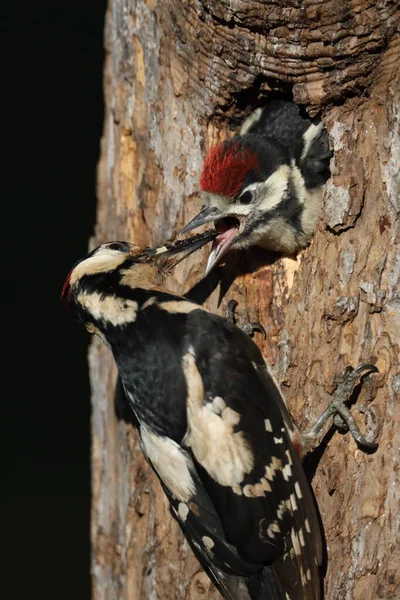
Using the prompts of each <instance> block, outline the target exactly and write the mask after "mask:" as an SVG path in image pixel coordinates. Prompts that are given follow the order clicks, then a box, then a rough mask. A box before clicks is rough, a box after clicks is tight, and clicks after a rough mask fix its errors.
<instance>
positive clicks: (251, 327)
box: [243, 321, 267, 340]
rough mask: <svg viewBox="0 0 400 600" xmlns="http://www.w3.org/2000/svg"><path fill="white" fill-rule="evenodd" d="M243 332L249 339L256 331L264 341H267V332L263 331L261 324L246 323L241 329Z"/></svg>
mask: <svg viewBox="0 0 400 600" xmlns="http://www.w3.org/2000/svg"><path fill="white" fill-rule="evenodd" d="M243 331H244V332H245V333H247V335H249V336H250V337H252V335H253V334H254V332H255V331H258V332H259V333H262V335H263V336H264V340H266V339H267V332H266V331H265V329H264V327H263V326H262V325H261V323H258V322H253V321H252V322H250V323H246V325H245V326H244V327H243Z"/></svg>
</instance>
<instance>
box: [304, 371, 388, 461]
mask: <svg viewBox="0 0 400 600" xmlns="http://www.w3.org/2000/svg"><path fill="white" fill-rule="evenodd" d="M369 373H379V371H378V369H377V368H376V367H375V366H374V365H370V364H364V365H360V366H358V367H357V368H356V369H353V367H346V368H345V369H344V370H343V371H342V372H341V373H340V375H339V380H338V385H337V387H336V390H335V392H334V394H333V399H332V401H331V403H330V404H329V406H328V408H327V409H326V410H325V411H324V412H323V413H322V415H321V416H320V417H319V418H318V419H317V421H316V422H315V423H314V425H313V427H311V429H310V430H309V431H308V432H307V433H306V434H303V435H304V437H305V438H306V439H308V440H315V439H316V438H317V436H318V434H319V433H320V431H321V429H322V428H323V426H324V425H325V423H326V422H327V421H328V420H329V419H330V418H331V417H334V419H333V421H334V424H335V426H336V427H338V429H341V430H344V431H350V433H351V435H352V436H353V438H354V439H355V440H356V442H357V443H358V444H359V445H360V446H362V447H363V448H365V449H367V450H375V449H376V448H377V447H378V444H377V443H375V442H373V441H372V440H373V439H374V438H375V427H374V417H373V415H372V413H371V411H370V410H369V409H367V408H365V407H364V406H360V407H359V411H360V412H361V413H363V414H364V415H366V420H367V428H368V432H367V434H366V435H365V436H363V435H362V433H361V431H360V429H359V427H358V425H357V423H356V422H355V420H354V417H353V416H352V414H351V412H350V410H349V409H348V407H347V406H346V405H345V402H346V401H347V400H349V398H350V397H351V395H352V393H353V391H354V388H355V386H356V384H357V383H358V382H359V381H360V380H361V379H362V378H363V377H364V376H365V375H368V374H369Z"/></svg>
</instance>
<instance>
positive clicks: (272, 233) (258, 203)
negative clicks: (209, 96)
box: [181, 100, 332, 274]
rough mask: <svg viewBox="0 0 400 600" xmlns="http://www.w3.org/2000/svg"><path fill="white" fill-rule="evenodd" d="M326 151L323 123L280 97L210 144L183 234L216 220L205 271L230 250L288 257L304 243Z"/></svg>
mask: <svg viewBox="0 0 400 600" xmlns="http://www.w3.org/2000/svg"><path fill="white" fill-rule="evenodd" d="M331 155H332V153H331V151H330V150H329V140H328V133H327V131H326V129H325V128H324V125H323V123H322V122H321V121H318V120H312V119H310V118H309V117H308V116H306V115H303V114H302V113H301V112H300V109H299V107H298V106H297V105H296V104H294V103H293V102H288V101H283V100H274V101H271V102H269V103H268V104H267V105H266V106H264V107H263V108H259V109H257V110H256V111H255V112H254V113H253V114H252V115H250V117H249V118H248V119H247V120H246V121H245V122H244V124H243V125H242V128H241V130H240V134H239V135H236V136H235V137H234V138H232V139H231V140H227V141H225V142H222V143H219V144H217V145H216V146H213V147H212V148H211V150H210V151H209V153H208V155H207V156H206V158H205V161H204V165H203V170H202V173H201V177H200V189H201V190H202V196H203V201H204V205H203V207H202V209H201V212H200V213H199V214H198V215H197V216H196V217H194V219H192V220H191V221H190V222H189V223H188V224H187V225H186V227H184V229H183V230H182V232H181V233H186V232H187V231H190V230H191V229H194V228H196V227H199V226H200V225H204V224H205V223H209V222H210V221H215V227H216V230H217V231H218V234H219V235H218V236H217V238H216V239H215V241H214V243H213V246H212V249H211V252H210V255H209V259H208V263H207V267H206V274H207V273H208V272H209V271H210V269H211V268H212V267H213V266H214V265H215V264H216V263H217V262H218V261H220V259H221V258H222V257H223V256H224V254H225V253H226V252H227V251H228V250H229V249H230V248H234V249H236V250H238V249H245V248H248V247H250V246H261V247H263V248H266V249H267V250H274V251H277V252H281V253H283V254H286V255H293V254H294V253H295V252H297V251H298V250H299V249H301V248H304V247H305V246H307V244H308V243H309V242H310V240H311V237H312V234H313V232H314V228H315V224H316V220H317V217H318V215H319V213H320V209H321V203H322V193H323V186H324V183H325V182H326V180H327V179H328V177H329V159H330V157H331Z"/></svg>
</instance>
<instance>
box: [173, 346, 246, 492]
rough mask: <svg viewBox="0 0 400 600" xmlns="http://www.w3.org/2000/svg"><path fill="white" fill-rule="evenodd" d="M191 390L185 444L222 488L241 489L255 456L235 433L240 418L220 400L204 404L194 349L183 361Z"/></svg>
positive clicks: (243, 438) (241, 437) (243, 440)
mask: <svg viewBox="0 0 400 600" xmlns="http://www.w3.org/2000/svg"><path fill="white" fill-rule="evenodd" d="M183 371H184V374H185V377H186V382H187V388H188V399H187V416H188V432H187V434H186V436H185V440H184V441H185V443H186V444H187V445H188V446H190V447H191V448H192V450H193V454H194V455H195V457H196V459H197V460H198V461H199V463H200V464H201V465H202V466H203V467H204V468H205V469H206V471H207V472H208V473H209V475H210V476H211V477H212V478H213V479H215V481H217V483H219V484H220V485H225V486H230V487H234V486H237V485H239V484H240V483H241V482H242V481H243V479H244V477H245V475H247V474H248V473H250V472H251V470H252V468H253V465H254V456H253V453H252V451H251V448H250V446H249V444H248V442H247V440H246V439H245V437H244V435H243V433H242V432H240V431H239V432H234V427H235V425H237V424H238V423H239V421H240V415H239V414H238V413H237V412H235V411H234V410H232V409H231V408H229V407H227V406H226V404H225V402H224V400H223V399H222V398H220V397H216V398H214V400H213V402H212V403H207V404H205V403H204V387H203V381H202V378H201V375H200V373H199V370H198V368H197V365H196V359H195V354H194V350H193V348H192V347H191V348H189V350H188V352H187V353H186V354H185V356H184V357H183Z"/></svg>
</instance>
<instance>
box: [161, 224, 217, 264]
mask: <svg viewBox="0 0 400 600" xmlns="http://www.w3.org/2000/svg"><path fill="white" fill-rule="evenodd" d="M217 235H218V232H217V231H216V230H215V229H207V231H205V232H204V233H200V234H199V235H195V236H193V237H190V238H187V239H186V240H178V241H177V242H174V243H173V244H165V245H164V246H161V247H160V248H156V249H155V250H154V254H155V255H156V256H157V257H158V256H159V257H160V258H161V259H162V260H165V262H166V266H167V267H168V268H169V269H172V268H174V267H176V265H178V264H179V263H180V262H181V261H182V260H184V259H185V258H187V257H188V256H190V254H192V253H193V252H196V250H199V249H200V248H202V247H203V246H205V244H208V242H211V241H212V240H214V239H215V238H216V236H217Z"/></svg>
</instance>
